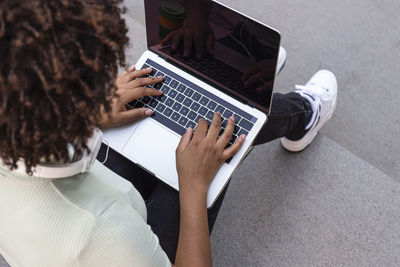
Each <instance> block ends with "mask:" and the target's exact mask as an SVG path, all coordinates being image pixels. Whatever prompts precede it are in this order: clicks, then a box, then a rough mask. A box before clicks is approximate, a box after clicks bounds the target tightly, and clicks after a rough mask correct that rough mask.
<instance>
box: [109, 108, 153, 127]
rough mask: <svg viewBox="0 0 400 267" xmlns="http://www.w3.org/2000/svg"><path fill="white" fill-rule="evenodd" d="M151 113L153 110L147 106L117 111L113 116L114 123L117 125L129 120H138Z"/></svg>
mask: <svg viewBox="0 0 400 267" xmlns="http://www.w3.org/2000/svg"><path fill="white" fill-rule="evenodd" d="M151 115H153V111H152V110H151V109H149V108H134V109H131V110H127V111H122V112H119V113H118V114H117V115H116V116H115V119H114V121H115V123H116V124H117V125H124V124H127V123H129V122H133V121H138V120H141V119H144V118H147V117H150V116H151Z"/></svg>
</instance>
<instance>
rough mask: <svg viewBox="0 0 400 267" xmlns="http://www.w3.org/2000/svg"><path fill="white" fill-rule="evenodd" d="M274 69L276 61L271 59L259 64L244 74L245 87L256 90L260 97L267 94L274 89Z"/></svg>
mask: <svg viewBox="0 0 400 267" xmlns="http://www.w3.org/2000/svg"><path fill="white" fill-rule="evenodd" d="M274 67H275V65H274V61H273V60H270V59H264V60H262V61H260V62H257V63H256V64H254V65H253V66H251V67H250V68H248V69H247V70H246V71H245V72H244V74H243V76H242V81H243V85H244V87H246V88H248V89H253V90H254V89H255V90H256V92H257V93H259V94H260V95H263V94H265V93H266V92H268V91H269V90H271V89H272V85H273V84H272V83H273V80H274V76H275V72H274Z"/></svg>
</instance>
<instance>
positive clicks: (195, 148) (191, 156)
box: [175, 113, 245, 267]
mask: <svg viewBox="0 0 400 267" xmlns="http://www.w3.org/2000/svg"><path fill="white" fill-rule="evenodd" d="M234 125H235V122H234V118H233V117H232V118H230V119H229V122H228V125H227V126H226V130H225V131H224V133H223V134H222V135H221V137H220V138H218V134H219V132H220V130H221V116H220V114H218V113H216V114H215V115H214V119H213V121H212V124H211V126H210V129H208V131H207V128H208V127H207V122H206V121H205V120H204V119H202V120H200V121H199V123H198V126H197V128H196V132H195V134H193V130H192V129H191V128H189V129H188V131H187V132H186V134H185V135H184V136H183V137H182V139H181V142H180V143H179V146H178V148H177V151H176V159H177V171H178V176H179V196H180V207H181V212H180V216H181V217H180V231H179V241H178V249H177V253H176V262H175V264H176V267H181V266H194V267H196V266H211V264H212V262H211V248H210V238H209V229H208V221H207V191H208V187H209V185H210V183H211V180H212V179H213V178H214V176H215V175H216V173H217V171H218V169H219V168H220V167H221V166H222V164H223V163H224V162H225V161H226V160H227V159H229V158H230V157H231V156H233V155H234V154H235V153H236V152H237V151H238V150H239V148H240V147H241V146H242V144H243V142H244V139H245V136H244V135H242V136H240V137H239V138H238V139H237V140H236V142H235V143H234V144H233V145H232V146H231V147H229V148H227V149H225V147H226V145H227V144H228V142H229V140H230V139H231V137H232V132H233V129H234ZM192 137H193V138H192Z"/></svg>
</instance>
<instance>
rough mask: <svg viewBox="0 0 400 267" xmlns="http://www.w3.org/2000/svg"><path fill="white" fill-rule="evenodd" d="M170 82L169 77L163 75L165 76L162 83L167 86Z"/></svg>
mask: <svg viewBox="0 0 400 267" xmlns="http://www.w3.org/2000/svg"><path fill="white" fill-rule="evenodd" d="M171 80H172V78H171V77H169V76H167V75H165V76H164V80H163V83H164V84H166V85H168V84H169V83H170V82H171Z"/></svg>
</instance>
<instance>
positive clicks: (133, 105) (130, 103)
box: [127, 99, 138, 109]
mask: <svg viewBox="0 0 400 267" xmlns="http://www.w3.org/2000/svg"><path fill="white" fill-rule="evenodd" d="M137 102H138V100H137V99H135V100H133V101H131V102H129V103H128V105H127V106H128V107H129V108H131V109H132V108H135V105H136V104H137Z"/></svg>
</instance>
